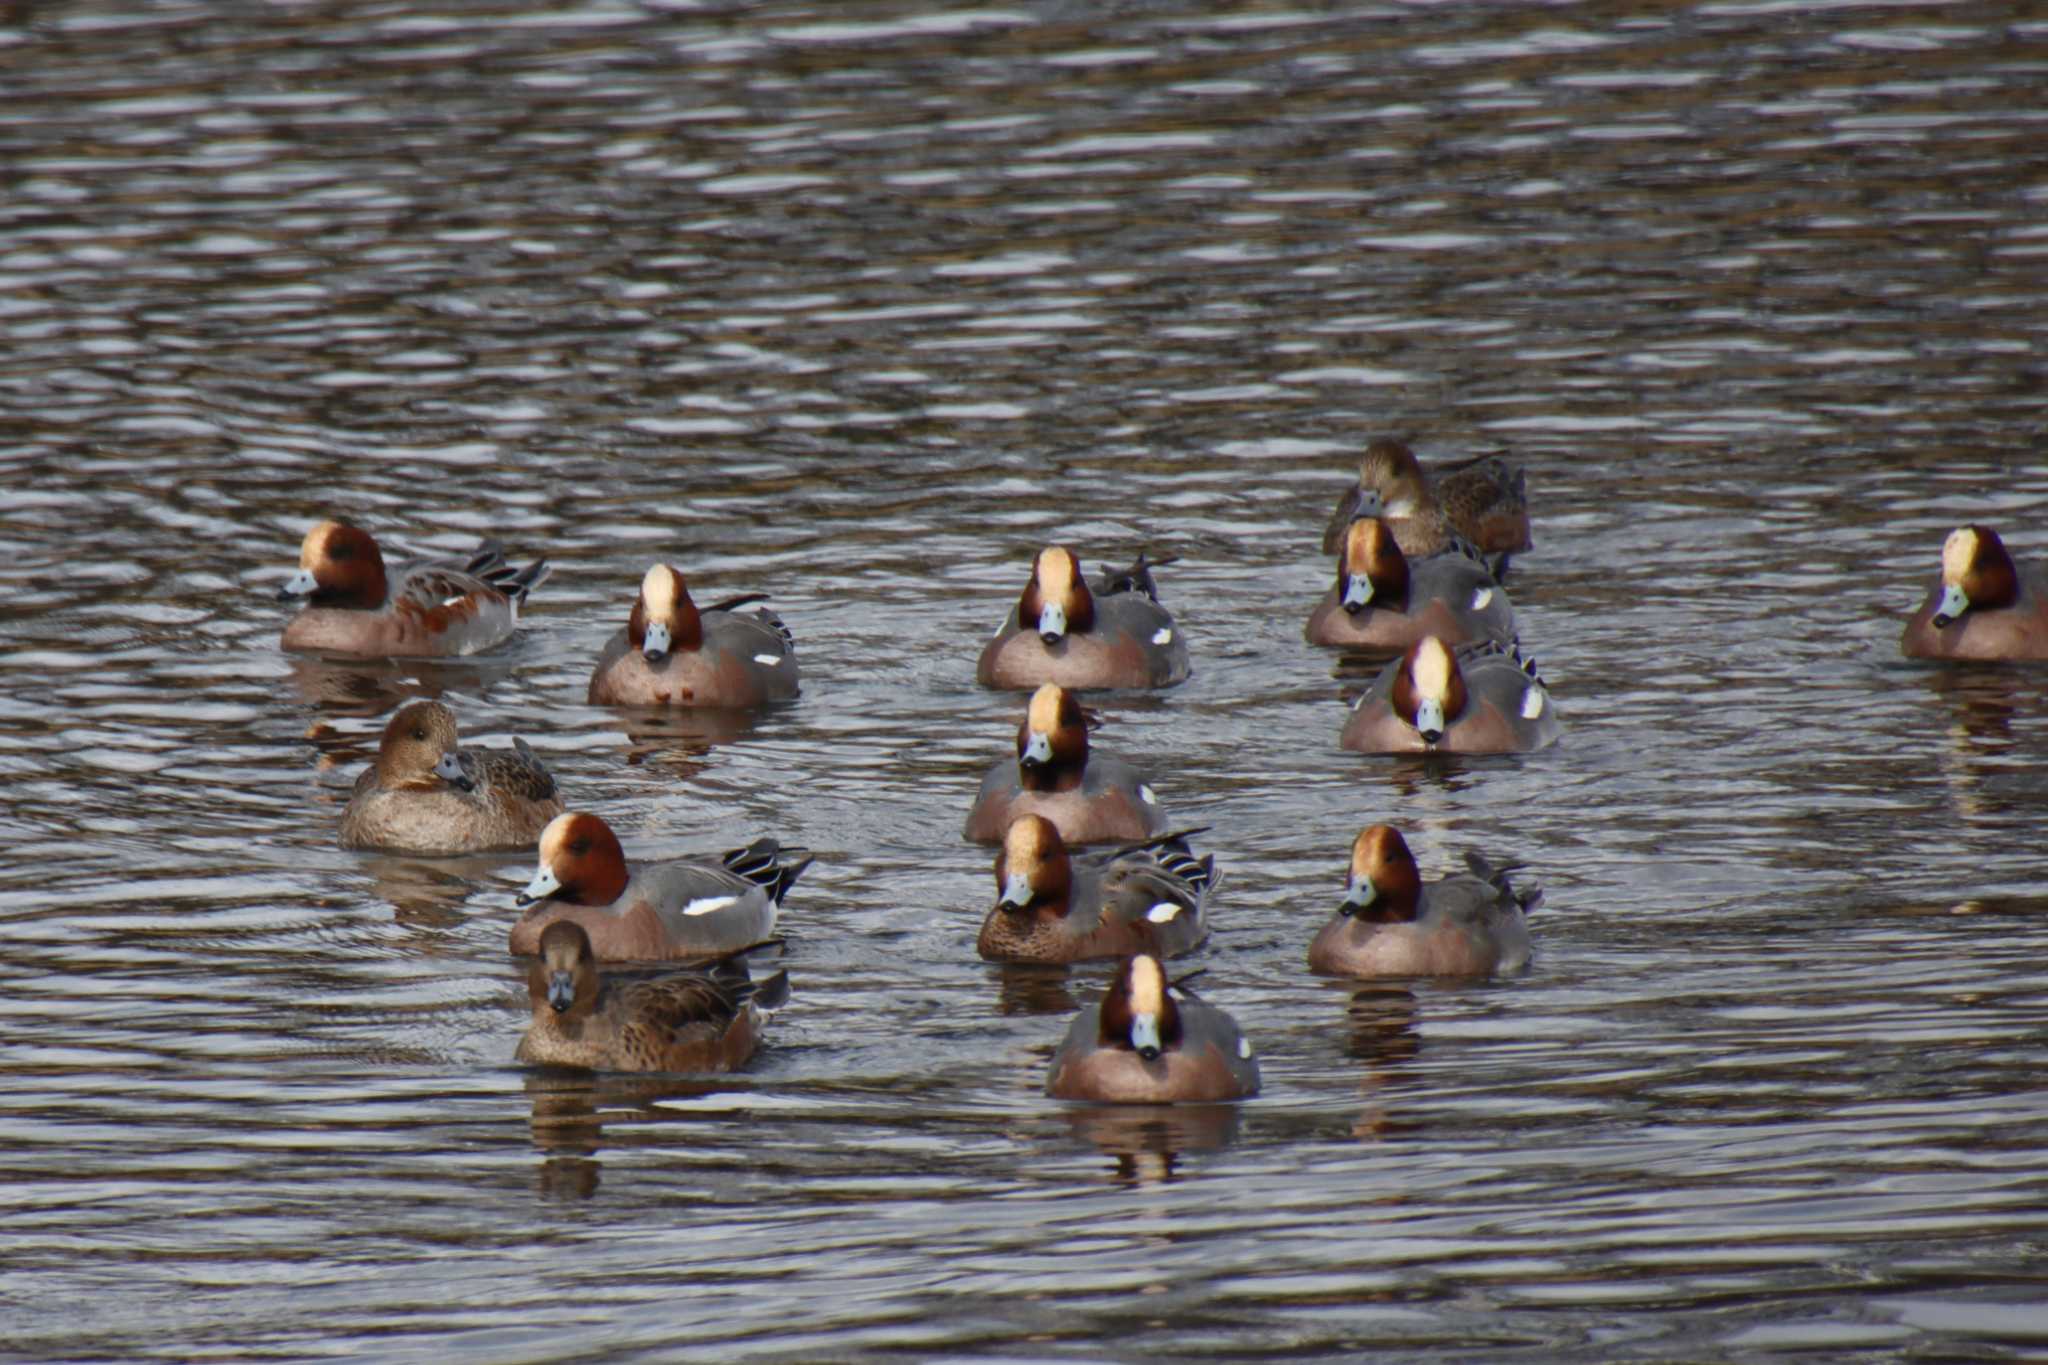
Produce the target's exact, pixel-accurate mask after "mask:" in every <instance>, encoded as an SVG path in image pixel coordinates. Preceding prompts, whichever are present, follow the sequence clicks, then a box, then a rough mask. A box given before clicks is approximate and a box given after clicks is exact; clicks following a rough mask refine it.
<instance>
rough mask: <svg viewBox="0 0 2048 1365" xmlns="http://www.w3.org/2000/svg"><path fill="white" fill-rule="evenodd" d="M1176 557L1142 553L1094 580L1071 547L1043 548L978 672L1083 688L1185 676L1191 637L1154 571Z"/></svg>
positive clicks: (1027, 683)
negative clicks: (1166, 602) (1164, 599)
mask: <svg viewBox="0 0 2048 1365" xmlns="http://www.w3.org/2000/svg"><path fill="white" fill-rule="evenodd" d="M1172 562H1173V560H1172V559H1170V558H1169V559H1160V560H1147V559H1146V558H1145V556H1144V555H1143V554H1140V555H1139V556H1138V558H1137V560H1136V562H1134V563H1133V564H1131V565H1130V566H1129V567H1128V568H1123V569H1113V568H1108V567H1105V568H1104V569H1103V571H1102V574H1101V575H1100V576H1099V577H1098V578H1097V579H1096V581H1095V583H1094V585H1093V586H1092V587H1091V586H1090V585H1089V583H1088V582H1087V580H1085V579H1084V578H1082V576H1081V564H1080V561H1079V560H1078V559H1076V558H1075V557H1074V552H1073V551H1072V550H1069V549H1067V548H1066V547H1065V546H1063V545H1049V546H1047V547H1046V548H1045V549H1043V550H1040V551H1039V552H1038V556H1037V558H1036V559H1034V560H1033V561H1032V563H1031V579H1030V581H1029V582H1027V583H1026V584H1025V585H1024V594H1023V596H1022V597H1020V598H1018V599H1017V605H1016V606H1015V607H1013V608H1012V609H1011V611H1010V614H1009V615H1008V616H1007V617H1005V618H1004V620H1003V624H1002V625H1001V626H1000V627H998V628H997V630H996V634H995V638H994V639H992V640H990V641H989V642H988V644H987V645H985V646H984V647H983V648H982V651H981V659H980V662H978V663H977V664H976V665H975V669H974V676H975V680H976V681H978V682H979V683H980V684H981V685H982V686H983V687H994V688H1000V689H1003V690H1007V691H1024V690H1027V689H1030V688H1035V687H1038V686H1040V685H1041V684H1044V683H1058V684H1059V685H1060V686H1062V687H1066V688H1073V689H1084V688H1110V687H1171V686H1173V685H1174V684H1175V683H1179V682H1183V681H1185V680H1186V679H1187V676H1188V646H1187V641H1185V640H1183V639H1182V638H1181V635H1180V630H1179V629H1178V628H1177V627H1176V626H1175V625H1174V622H1173V614H1172V613H1171V612H1169V611H1168V610H1167V609H1166V608H1165V607H1163V606H1161V605H1160V603H1159V587H1158V584H1157V583H1155V582H1154V581H1153V578H1152V570H1153V569H1155V568H1157V567H1159V566H1160V565H1162V564H1170V563H1172Z"/></svg>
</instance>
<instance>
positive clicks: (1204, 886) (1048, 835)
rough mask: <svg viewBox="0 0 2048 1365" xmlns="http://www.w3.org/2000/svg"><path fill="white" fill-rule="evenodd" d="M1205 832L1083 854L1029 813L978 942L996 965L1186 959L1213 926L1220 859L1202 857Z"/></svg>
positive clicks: (1012, 842) (1013, 830)
mask: <svg viewBox="0 0 2048 1365" xmlns="http://www.w3.org/2000/svg"><path fill="white" fill-rule="evenodd" d="M1201 832H1202V831H1200V830H1198V829H1191V830H1183V831H1181V832H1179V833H1176V834H1165V835H1161V836H1160V837H1159V838H1157V839H1150V840H1147V841H1146V842H1144V843H1142V844H1126V845H1124V846H1123V847H1122V848H1112V849H1104V850H1101V851H1100V852H1096V853H1083V854H1080V855H1078V856H1075V855H1071V854H1069V853H1068V852H1067V846H1066V843H1065V841H1064V840H1062V839H1061V838H1060V832H1059V829H1058V828H1057V827H1056V826H1055V825H1054V824H1053V823H1052V821H1050V820H1048V819H1046V818H1045V817H1044V816H1042V815H1020V816H1018V817H1017V818H1016V819H1015V820H1012V821H1011V822H1010V828H1009V832H1008V833H1006V834H1005V835H1004V836H1003V851H1002V852H1001V853H998V854H997V855H996V903H995V908H994V909H992V910H990V911H989V912H988V918H987V919H985V920H984V921H982V925H981V939H980V941H979V942H978V943H977V944H976V945H975V946H976V948H977V949H978V950H979V952H980V953H981V955H982V956H983V957H985V958H987V959H988V960H989V961H991V962H1081V961H1085V960H1086V959H1088V958H1094V957H1128V956H1129V955H1130V954H1132V953H1140V952H1142V953H1151V954H1152V955H1153V956H1154V957H1178V956H1180V955H1181V954H1182V953H1185V952H1188V951H1190V950H1191V949H1193V948H1195V947H1196V946H1197V945H1198V944H1200V943H1201V941H1202V939H1203V938H1204V937H1206V936H1207V934H1208V932H1209V928H1208V926H1207V925H1206V924H1204V923H1203V921H1202V907H1203V902H1204V901H1206V900H1207V899H1208V895H1209V892H1210V891H1211V890H1212V889H1213V888H1214V887H1215V885H1216V881H1217V877H1216V860H1215V858H1213V857H1207V858H1197V857H1196V856H1195V855H1194V851H1193V850H1192V849H1190V848H1189V847H1188V842H1187V841H1188V837H1189V836H1190V835H1193V834H1199V833H1201Z"/></svg>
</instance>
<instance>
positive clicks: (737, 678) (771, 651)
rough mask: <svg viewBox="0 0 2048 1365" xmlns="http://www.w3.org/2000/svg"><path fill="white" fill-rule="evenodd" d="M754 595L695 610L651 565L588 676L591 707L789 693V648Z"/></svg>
mask: <svg viewBox="0 0 2048 1365" xmlns="http://www.w3.org/2000/svg"><path fill="white" fill-rule="evenodd" d="M760 598H761V594H759V593H751V594H748V595H746V596H741V597H732V598H727V599H726V600H725V601H722V602H718V603H714V604H713V605H711V606H708V607H705V608H703V609H702V610H699V609H698V607H697V604H696V603H694V602H692V601H691V600H690V590H689V588H688V587H686V586H685V585H684V583H683V576H682V575H681V574H679V573H677V572H676V571H675V570H674V569H673V568H671V567H669V566H668V565H666V564H657V565H655V566H654V567H653V568H651V569H649V570H648V571H647V573H646V574H645V575H644V576H643V577H642V578H641V580H640V595H639V596H638V597H636V598H634V599H633V611H632V614H631V615H630V616H628V617H627V618H626V625H625V628H624V629H622V630H620V631H619V632H618V633H617V634H616V635H614V636H612V638H611V639H610V640H609V641H607V642H606V644H605V647H604V652H603V653H602V654H600V655H598V657H597V668H596V671H594V672H593V673H592V674H591V675H590V701H591V703H592V704H593V705H597V706H703V707H730V708H738V707H749V706H760V705H762V704H763V703H765V702H772V701H785V700H787V699H788V698H790V697H794V696H795V695H796V694H797V672H796V643H795V641H793V640H792V639H791V638H790V634H789V628H788V627H787V626H785V625H783V624H782V618H781V617H779V616H777V615H776V614H775V613H774V612H772V611H769V610H768V609H767V608H766V607H760V608H757V609H756V610H754V611H750V612H745V613H742V612H739V611H736V610H735V608H737V607H740V606H743V605H745V604H746V603H748V602H757V601H759V600H760Z"/></svg>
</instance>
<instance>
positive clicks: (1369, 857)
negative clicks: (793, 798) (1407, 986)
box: [1308, 825, 1543, 976]
mask: <svg viewBox="0 0 2048 1365" xmlns="http://www.w3.org/2000/svg"><path fill="white" fill-rule="evenodd" d="M1465 865H1466V866H1467V867H1469V868H1471V871H1470V872H1469V873H1465V872H1460V873H1455V874H1453V875H1451V876H1448V877H1445V878H1443V879H1442V880H1440V881H1434V882H1431V883H1430V884H1429V885H1428V886H1424V885H1423V884H1422V873H1421V872H1420V871H1418V870H1417V869H1416V866H1415V855H1414V854H1412V853H1410V852H1409V851H1408V842H1407V840H1405V839H1403V838H1402V837H1401V832H1400V831H1399V830H1397V829H1395V828H1394V827H1393V826H1392V825H1371V826H1368V827H1367V828H1365V829H1363V830H1360V831H1359V833H1358V837H1357V838H1356V839H1355V840H1353V841H1352V844H1351V875H1350V879H1349V881H1348V882H1347V884H1346V886H1345V889H1344V899H1343V901H1342V903H1340V904H1339V905H1338V907H1337V913H1336V914H1335V915H1334V916H1332V917H1331V919H1330V922H1329V923H1328V924H1325V925H1324V926H1323V928H1322V932H1320V933H1318V934H1317V935H1316V937H1315V941H1314V942H1312V943H1311V944H1309V948H1308V965H1309V970H1311V971H1316V972H1322V973H1324V974H1325V975H1328V976H1491V975H1493V974H1494V973H1495V972H1518V971H1520V970H1522V968H1523V967H1525V966H1527V965H1528V963H1529V954H1530V951H1531V949H1530V947H1529V926H1528V924H1527V922H1526V921H1525V920H1524V919H1523V916H1524V915H1526V914H1527V913H1528V912H1529V911H1531V910H1533V909H1535V908H1536V903H1537V902H1538V901H1540V900H1541V899H1543V889H1542V888H1541V887H1531V888H1529V889H1528V890H1526V891H1517V890H1516V889H1515V888H1514V886H1513V885H1511V884H1510V883H1509V881H1508V873H1510V872H1512V871H1513V870H1514V869H1515V868H1516V867H1517V866H1518V864H1515V863H1505V864H1502V865H1500V866H1498V867H1496V866H1494V865H1492V864H1490V863H1488V862H1487V861H1486V859H1484V858H1482V857H1480V856H1479V855H1478V854H1476V853H1467V854H1466V855H1465Z"/></svg>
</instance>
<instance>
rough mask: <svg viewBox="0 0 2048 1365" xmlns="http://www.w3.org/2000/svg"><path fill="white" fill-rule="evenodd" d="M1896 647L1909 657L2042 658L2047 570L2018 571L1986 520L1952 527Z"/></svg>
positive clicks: (2046, 646) (2047, 648)
mask: <svg viewBox="0 0 2048 1365" xmlns="http://www.w3.org/2000/svg"><path fill="white" fill-rule="evenodd" d="M1899 649H1900V652H1902V653H1903V654H1905V656H1906V657H1907V658H1909V659H2048V575H2044V574H2043V572H2042V571H2041V570H2040V569H2039V568H2035V567H2032V566H2029V567H2028V568H2027V569H2026V570H2025V571H2022V570H2021V569H2020V567H2019V566H2018V565H2016V564H2014V563H2013V559H2012V556H2011V554H2009V553H2007V551H2006V548H2005V542H2004V541H2002V540H2000V539H1999V538H1998V533H1997V532H1996V531H1994V530H1992V529H1991V528H1990V527H1988V526H1960V527H1957V528H1956V529H1955V530H1953V531H1951V532H1949V536H1948V540H1947V541H1946V542H1945V543H1944V544H1943V545H1942V547H1941V576H1940V577H1938V578H1937V579H1935V581H1934V583H1933V585H1932V586H1931V587H1930V588H1929V589H1928V591H1927V600H1926V602H1924V603H1923V604H1921V607H1920V610H1918V611H1916V612H1914V613H1913V617H1912V619H1911V620H1909V621H1908V622H1906V630H1905V634H1904V635H1902V636H1900V638H1899Z"/></svg>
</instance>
